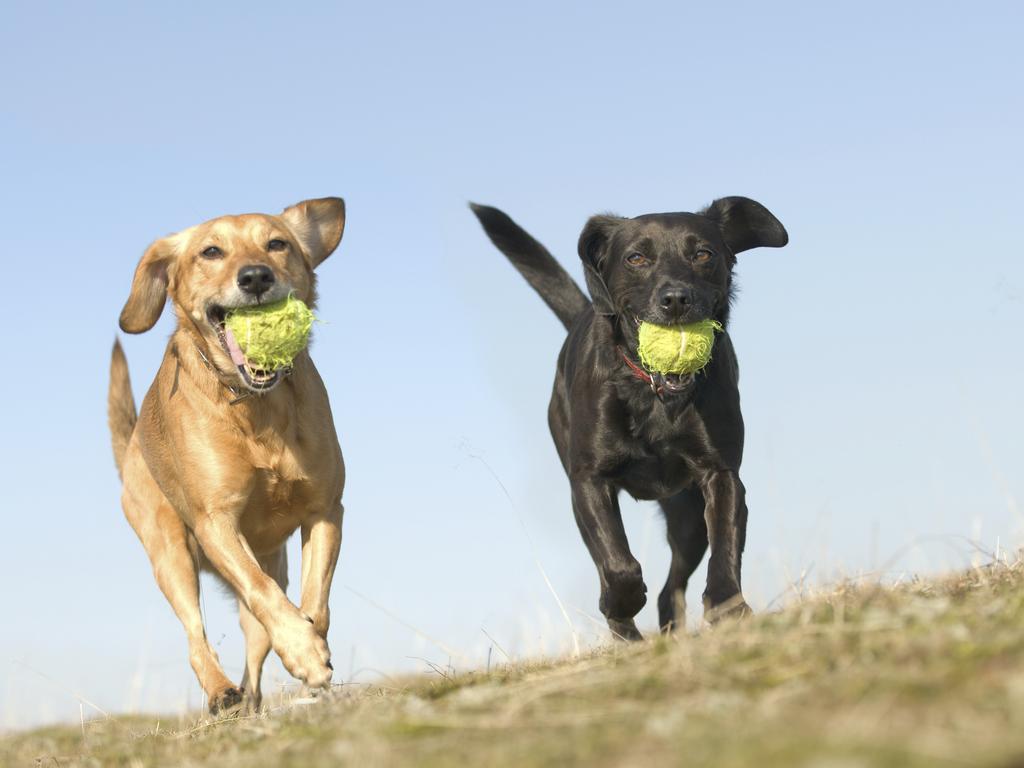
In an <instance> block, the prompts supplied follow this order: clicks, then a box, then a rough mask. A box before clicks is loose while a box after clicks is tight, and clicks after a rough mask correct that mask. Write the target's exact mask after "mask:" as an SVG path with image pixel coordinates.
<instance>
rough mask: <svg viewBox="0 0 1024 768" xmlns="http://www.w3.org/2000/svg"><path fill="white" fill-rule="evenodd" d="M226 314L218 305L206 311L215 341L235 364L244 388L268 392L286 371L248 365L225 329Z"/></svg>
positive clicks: (211, 306)
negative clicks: (215, 335) (214, 334)
mask: <svg viewBox="0 0 1024 768" xmlns="http://www.w3.org/2000/svg"><path fill="white" fill-rule="evenodd" d="M227 313H228V309H227V308H225V307H222V306H220V305H218V304H212V305H210V307H209V308H208V309H207V310H206V320H207V322H208V323H209V324H210V326H211V327H212V328H213V330H214V332H215V333H216V334H217V340H218V341H219V342H220V345H221V348H223V350H224V352H225V353H226V354H227V356H228V357H230V358H231V362H232V363H234V364H235V367H236V368H237V369H238V375H239V376H241V377H242V381H243V382H244V384H245V386H246V387H248V388H249V389H250V390H252V391H253V392H268V391H270V390H271V389H273V388H274V387H276V386H277V385H278V384H279V383H280V382H281V380H282V379H283V378H284V377H285V376H286V375H287V373H288V369H284V368H281V369H278V370H274V371H268V370H266V369H264V368H258V367H256V366H255V365H253V364H252V363H250V362H249V360H248V359H247V358H246V356H245V353H244V352H242V348H241V347H239V346H238V341H237V340H236V339H235V335H234V334H233V333H232V332H231V329H230V328H228V327H227V324H226V322H225V321H226V320H227Z"/></svg>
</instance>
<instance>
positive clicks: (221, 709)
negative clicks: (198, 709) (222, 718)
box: [210, 686, 245, 715]
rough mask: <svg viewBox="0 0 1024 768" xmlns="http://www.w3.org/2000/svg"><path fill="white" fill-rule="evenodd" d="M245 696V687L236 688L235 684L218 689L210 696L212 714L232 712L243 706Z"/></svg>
mask: <svg viewBox="0 0 1024 768" xmlns="http://www.w3.org/2000/svg"><path fill="white" fill-rule="evenodd" d="M244 696H245V691H244V689H241V688H235V687H234V686H232V687H230V688H225V689H224V690H222V691H218V692H217V693H215V694H214V695H212V696H211V697H210V714H211V715H228V714H231V713H232V712H234V711H236V710H238V709H239V708H240V707H241V706H242V701H243V698H244Z"/></svg>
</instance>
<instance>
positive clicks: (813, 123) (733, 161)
mask: <svg viewBox="0 0 1024 768" xmlns="http://www.w3.org/2000/svg"><path fill="white" fill-rule="evenodd" d="M1022 21H1024V11H1021V10H1020V6H1019V5H1017V4H1013V3H976V4H972V5H971V6H970V7H968V6H966V5H963V4H954V3H904V4H891V3H872V2H867V3H863V2H862V3H856V4H848V5H845V6H837V5H836V4H824V5H818V6H813V7H812V6H808V5H807V4H804V3H774V4H771V6H770V7H769V6H768V5H767V4H761V3H730V4H727V5H726V4H710V3H664V4H658V3H635V4H631V5H628V6H627V5H623V4H621V3H615V4H611V3H607V4H606V3H550V2H545V3H540V2H517V3H506V4H502V5H501V6H497V5H494V4H485V3H449V2H438V3H431V4H418V3H417V4H413V3H409V4H389V3H373V4H366V3H359V4H347V3H336V4H328V3H315V2H311V3H304V4H301V5H298V6H296V5H292V6H287V7H285V6H280V7H277V6H271V5H269V4H259V3H217V4H208V3H177V4H174V5H173V6H165V7H161V6H158V5H157V4H129V3H124V4H115V3H98V4H91V5H89V6H86V5H85V4H72V3H63V4H62V3H46V2H32V3H29V2H9V3H5V4H4V5H3V7H2V9H0V37H2V42H3V45H0V65H2V67H3V71H4V72H5V76H4V78H3V82H2V84H0V89H2V97H3V98H2V99H0V223H2V227H3V228H2V232H3V238H4V239H3V253H4V257H3V266H4V272H5V276H6V280H7V285H8V287H9V290H8V293H7V297H6V300H5V316H6V330H5V332H4V344H5V346H6V348H7V350H6V357H7V368H6V372H5V375H4V376H3V377H0V402H3V403H4V404H5V409H4V411H5V429H4V434H5V435H7V439H6V440H3V441H0V482H2V484H3V488H4V491H5V493H4V496H5V500H4V503H3V520H4V523H5V535H6V540H7V542H8V550H7V553H6V556H5V557H3V558H2V559H0V585H2V587H0V590H2V595H3V603H4V610H5V619H4V621H3V622H2V623H3V625H4V632H3V633H0V665H2V666H0V726H4V727H16V726H21V725H26V724H30V723H37V722H45V721H49V720H58V719H67V718H77V717H78V713H79V701H78V698H76V696H77V697H84V698H86V699H88V700H89V701H90V702H92V703H94V704H95V705H97V706H98V707H100V708H103V709H105V710H108V711H126V710H143V711H152V712H177V711H180V710H181V709H182V708H183V707H184V706H187V705H191V706H193V707H195V706H198V705H199V704H200V703H201V695H200V692H199V689H198V686H197V684H196V683H195V680H194V678H193V676H192V673H191V671H190V669H189V668H188V661H187V654H186V645H185V641H184V634H183V632H182V631H181V629H180V627H179V625H178V624H177V621H176V620H175V618H174V616H173V614H172V613H171V611H170V608H169V607H168V606H167V605H166V603H165V602H164V600H163V597H162V596H161V595H160V594H159V591H158V590H157V588H156V586H155V583H154V581H153V579H152V576H151V574H150V571H149V566H148V562H147V560H146V557H145V554H144V552H143V550H142V548H141V546H140V545H139V544H138V542H137V540H136V539H135V536H134V534H133V533H132V531H131V529H130V528H129V526H128V525H127V523H126V522H125V521H124V519H123V517H122V514H121V512H120V509H119V504H118V497H119V488H118V481H117V476H116V473H115V471H114V467H113V463H112V460H111V457H110V449H109V439H108V435H107V430H106V424H105V396H106V387H107V379H106V375H107V374H106V371H107V364H108V354H109V347H110V344H111V342H112V340H113V338H114V336H115V332H116V321H117V316H118V313H119V311H120V308H121V306H122V304H123V302H124V299H125V298H126V295H127V289H128V285H129V281H130V277H131V273H132V270H133V269H134V266H135V263H136V261H137V259H138V257H139V256H140V255H141V254H142V252H143V250H144V249H145V247H146V245H147V244H148V243H149V242H151V241H152V240H153V239H155V238H157V237H159V236H162V235H164V234H167V233H169V232H172V231H176V230H178V229H181V228H184V227H187V226H190V225H192V224H194V223H197V222H199V221H202V220H204V219H207V218H210V217H213V216H217V215H220V214H224V213H240V212H246V211H269V212H273V211H278V210H280V209H281V208H283V207H285V206H287V205H289V204H291V203H294V202H296V201H298V200H302V199H304V198H309V197H318V196H324V195H341V196H343V197H345V199H346V201H347V204H348V225H347V230H346V233H345V239H344V241H343V242H342V245H341V247H340V249H339V250H338V252H337V253H336V254H335V255H334V256H333V257H332V258H331V259H330V260H329V261H328V262H326V263H325V264H324V265H323V266H322V267H321V271H320V274H321V282H320V286H321V297H322V298H321V303H320V314H321V316H322V318H323V319H324V320H325V321H327V322H326V324H325V325H322V326H318V328H317V331H316V341H315V346H314V350H313V354H314V359H315V360H316V362H317V364H318V366H319V367H320V369H321V372H322V373H323V375H324V378H325V380H326V382H327V384H328V388H329V391H330V395H331V399H332V402H333V405H334V413H335V420H336V422H337V425H338V429H339V432H340V436H341V443H342V447H343V450H344V451H345V456H346V462H347V465H348V477H349V479H348V487H347V489H346V494H345V501H346V508H347V516H346V520H345V541H344V544H343V549H342V557H341V564H340V566H339V571H338V576H337V578H336V581H335V591H334V594H333V596H332V609H333V621H334V625H333V627H332V634H331V638H330V639H331V645H332V649H333V652H334V656H335V660H336V664H335V667H336V668H337V669H338V674H339V677H340V678H341V679H343V680H346V681H347V680H351V679H354V680H355V681H356V682H359V681H364V682H365V681H367V680H372V679H374V677H375V676H379V675H381V674H388V673H395V672H402V671H410V670H424V669H426V668H427V667H426V666H425V662H424V661H423V660H424V659H425V660H428V661H431V662H435V663H440V664H446V663H448V662H449V652H448V650H444V649H443V648H442V647H440V645H439V644H441V645H443V646H444V648H447V649H452V650H454V651H455V652H456V654H457V655H456V656H454V657H452V658H451V664H452V665H453V666H454V667H455V668H456V669H462V668H466V667H467V666H471V665H473V664H480V663H484V660H485V659H486V658H487V655H488V651H489V649H490V648H491V646H492V641H491V640H490V639H489V638H488V635H489V636H490V637H493V638H494V640H495V641H497V643H498V644H500V646H501V648H502V649H504V650H505V651H506V652H508V653H510V654H513V655H517V656H522V655H530V654H536V653H541V652H547V653H557V652H564V651H566V650H567V649H569V648H570V647H571V631H570V628H569V623H567V622H566V620H565V619H564V618H563V617H562V614H561V613H560V611H559V608H558V605H557V604H556V603H555V601H554V599H553V598H552V596H551V593H550V591H549V590H548V587H547V586H546V585H545V581H544V578H543V577H542V576H541V574H540V572H539V569H538V565H537V563H538V562H539V563H540V564H541V566H542V567H543V569H544V571H545V572H546V574H547V576H548V577H549V579H550V581H551V585H552V587H553V588H554V590H555V591H556V592H557V593H558V595H559V597H560V598H561V600H562V602H563V603H564V604H565V606H566V609H567V612H568V614H569V619H570V621H571V624H572V628H573V629H572V631H574V632H575V633H576V634H577V635H578V637H579V639H580V641H581V642H595V641H596V640H597V639H600V638H601V636H602V633H601V631H600V627H599V624H598V623H597V622H596V621H595V619H594V617H596V616H598V611H597V587H598V584H597V578H596V573H595V571H594V568H593V566H592V564H591V563H590V561H589V558H588V556H587V553H586V550H585V548H584V547H583V545H582V543H581V542H580V540H579V535H578V533H577V531H576V529H575V523H574V522H573V519H572V514H571V511H570V508H569V499H568V487H567V484H566V481H565V479H564V477H563V475H562V472H561V468H560V466H559V464H558V461H557V458H556V456H555V452H554V449H553V447H552V446H551V443H550V439H549V437H548V434H547V427H546V418H545V409H546V404H547V398H548V395H549V392H550V383H551V377H552V374H553V368H554V360H555V356H556V354H557V351H558V348H559V346H560V344H561V342H562V339H563V334H562V330H561V327H560V325H559V323H558V321H557V320H555V318H554V317H553V316H552V315H550V313H549V312H548V311H547V309H546V308H545V307H544V306H543V304H542V303H541V302H540V300H539V299H538V298H537V297H536V296H535V295H534V294H533V293H532V291H531V290H530V289H529V288H528V286H527V285H526V284H525V282H524V281H523V280H522V279H521V278H520V277H519V276H518V275H517V274H516V273H515V272H514V271H513V270H512V269H511V268H510V267H509V265H508V264H507V263H506V262H505V261H504V259H503V257H502V256H501V255H500V254H499V253H498V252H497V251H495V250H494V249H493V248H492V247H491V245H490V244H489V243H488V242H487V240H486V239H485V238H484V236H483V234H482V233H481V232H480V231H479V228H478V226H477V224H476V222H475V220H474V219H473V217H472V216H471V215H470V213H469V211H468V209H467V207H466V203H467V201H469V200H476V201H479V202H485V203H489V204H493V205H498V206H500V207H502V208H504V209H505V210H506V211H507V212H509V213H510V214H511V215H512V216H513V217H514V218H516V219H517V220H518V221H519V222H520V223H522V224H523V226H524V227H526V228H527V229H528V230H529V231H530V232H532V233H533V234H534V235H535V236H536V237H537V238H538V239H540V240H541V241H542V242H544V243H545V244H546V245H548V247H549V248H550V249H551V250H552V251H553V252H554V253H555V254H556V255H557V256H559V258H561V259H562V261H563V263H565V264H566V265H567V267H568V268H569V269H570V271H571V272H572V273H573V274H574V275H576V276H577V277H579V275H580V270H579V268H578V263H577V258H576V256H575V242H576V238H577V236H578V234H579V231H580V229H581V227H582V225H583V223H584V221H585V220H586V218H587V216H589V215H590V214H592V213H596V212H601V211H609V210H611V211H614V212H617V213H620V214H623V215H638V214H641V213H647V212H654V211H674V210H693V209H695V208H697V207H699V206H701V205H703V204H706V203H707V202H709V201H710V200H712V199H713V198H714V197H718V196H723V195H732V194H739V195H746V196H749V197H753V198H755V199H758V200H760V201H761V202H763V203H764V204H765V205H767V206H768V207H769V208H770V209H771V210H772V211H773V212H774V213H775V214H776V215H777V216H778V217H779V218H780V219H781V220H782V222H783V223H784V224H785V225H786V227H787V228H788V230H789V233H790V238H791V240H790V245H789V246H788V247H787V248H785V249H782V250H765V251H751V252H749V253H744V254H742V256H741V257H740V261H739V265H738V281H739V284H740V286H741V289H742V290H741V292H740V295H739V299H738V303H737V305H736V309H735V311H734V313H733V320H732V326H731V332H732V334H733V338H734V340H735V344H736V347H737V350H738V352H739V356H740V363H741V367H742V370H743V378H742V382H741V392H742V397H743V403H744V412H745V417H746V421H747V434H748V442H747V450H746V458H745V463H744V471H743V477H744V481H745V483H746V486H747V488H748V494H749V496H748V501H749V505H750V529H749V535H748V544H747V553H746V560H745V573H744V584H745V592H746V593H747V596H748V599H749V600H750V601H751V602H752V604H753V605H754V607H755V608H758V609H764V608H766V607H769V606H771V605H777V604H778V601H779V600H785V599H787V597H786V596H787V595H788V594H791V592H790V591H788V590H789V586H790V585H791V584H792V583H793V582H795V581H797V580H799V579H801V577H802V576H805V577H806V581H807V582H808V583H809V584H816V583H822V582H828V581H830V580H833V579H835V578H838V577H840V576H842V575H857V574H859V573H868V572H870V573H874V572H883V573H885V574H886V575H887V576H888V577H890V578H897V577H899V576H900V575H901V574H907V573H913V572H927V571H935V570H940V569H944V568H950V567H956V566H962V565H965V564H967V563H969V562H970V559H971V556H972V553H974V552H975V548H974V546H975V544H976V545H977V546H978V547H980V548H982V549H984V550H986V551H989V552H991V551H993V550H995V548H996V546H997V545H998V546H999V547H1002V548H1004V549H1005V548H1011V547H1014V546H1017V545H1019V544H1020V543H1022V537H1024V517H1022V515H1024V508H1022V505H1024V487H1022V486H1024V483H1022V480H1021V476H1020V470H1019V468H1020V467H1021V465H1022V460H1024V451H1022V448H1021V442H1020V438H1019V435H1020V434H1021V432H1022V430H1024V408H1022V406H1021V401H1020V396H1019V393H1020V392H1021V391H1022V390H1024V363H1022V358H1021V353H1020V350H1021V343H1020V339H1019V335H1020V333H1021V329H1022V328H1024V266H1022V262H1024V260H1022V255H1024V254H1022V253H1021V241H1020V234H1019V229H1020V220H1021V219H1020V217H1021V211H1022V210H1024V193H1022V191H1021V186H1020V178H1021V175H1022V171H1024V162H1022V161H1024V151H1022V149H1021V143H1020V137H1021V136H1022V135H1024V108H1022V102H1021V97H1020V90H1021V89H1020V74H1021V72H1022V71H1024V54H1022V53H1021V48H1020V45H1019V39H1020V32H1021V29H1022ZM168 314H169V313H168ZM170 322H171V321H170V318H169V317H165V318H164V319H163V320H162V321H161V322H160V324H159V325H158V326H157V328H156V329H154V330H153V331H151V332H150V333H148V334H146V335H144V336H140V337H132V338H128V339H126V340H125V341H124V343H125V346H126V350H127V353H128V357H129V362H130V365H131V370H132V376H133V380H134V385H135V389H136V393H137V396H138V397H139V398H141V395H142V394H143V392H144V391H145V388H146V387H147V386H148V384H149V382H150V380H151V379H152V376H153V374H154V372H155V369H156V366H157V363H158V361H159V358H160V355H161V354H162V352H163V346H164V341H165V339H166V337H167V335H168V334H169V333H170V331H171V328H172V326H171V324H170ZM381 346H387V347H389V348H390V349H392V350H394V352H393V354H389V355H388V356H386V357H385V356H383V355H380V356H378V355H377V354H376V353H375V352H374V350H375V349H379V348H380V347H381ZM506 489H507V496H506V493H505V490H506ZM623 512H624V515H625V518H626V523H627V527H628V529H629V531H630V535H631V542H632V545H633V549H634V552H635V553H636V554H637V556H638V557H639V558H640V559H641V562H642V563H643V565H644V570H645V577H646V581H647V584H648V588H649V591H650V593H651V594H656V592H657V590H658V589H660V586H661V584H662V582H663V579H664V576H665V573H666V569H667V561H668V553H667V546H666V545H665V544H664V542H663V530H662V524H661V521H660V519H659V517H658V514H657V511H656V508H655V507H654V505H652V504H635V503H633V502H632V501H629V502H625V501H624V503H623ZM972 542H973V543H972ZM292 551H293V554H296V553H295V550H294V548H293V550H292ZM297 560H298V558H297V557H293V569H294V566H295V565H296V564H297ZM703 576H704V569H703V568H702V569H701V570H699V571H698V574H697V576H696V577H695V579H694V583H693V584H692V585H691V593H690V602H691V610H692V608H693V607H695V606H698V605H699V593H700V590H701V588H702V583H701V582H702V581H703ZM297 581H298V579H297V575H296V576H295V577H294V578H293V584H297ZM207 586H208V587H210V586H212V585H210V584H207ZM204 601H205V603H204V604H205V610H206V615H207V619H208V624H209V634H210V637H211V639H212V641H213V642H214V644H215V645H216V646H217V648H218V649H219V651H220V654H221V658H222V661H223V662H224V663H225V666H226V669H227V670H228V672H229V674H233V675H235V676H238V675H239V673H240V669H241V661H242V645H241V635H240V632H239V630H238V628H237V620H236V617H235V615H234V608H233V605H232V603H231V602H230V601H228V600H227V599H225V598H224V597H223V596H222V595H221V593H220V591H219V590H218V589H217V588H216V587H213V588H210V589H207V590H206V592H205V598H204ZM651 602H652V603H653V602H654V601H653V600H652V601H651ZM640 623H641V625H642V626H643V627H644V628H646V629H652V628H653V627H654V626H655V623H656V618H655V612H654V610H653V605H649V606H648V607H647V608H646V609H645V610H644V612H643V613H642V614H641V618H640ZM410 627H414V628H415V629H416V630H417V631H413V630H412V629H410ZM485 633H486V634H485ZM425 636H426V637H429V638H431V639H425ZM493 654H494V655H495V658H500V652H499V651H497V650H494V651H493ZM285 679H286V676H285V675H284V673H283V670H281V668H280V667H279V666H272V667H271V669H270V670H269V671H268V678H267V680H268V684H269V685H271V686H272V685H273V683H274V681H284V680H285ZM90 711H92V712H94V713H95V710H92V709H91V708H90V707H88V706H87V707H86V713H87V714H88V713H89V712H90Z"/></svg>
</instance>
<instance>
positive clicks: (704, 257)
mask: <svg viewBox="0 0 1024 768" xmlns="http://www.w3.org/2000/svg"><path fill="white" fill-rule="evenodd" d="M714 255H715V254H714V253H712V252H711V251H709V250H708V249H707V248H700V249H698V251H697V252H696V253H695V254H693V263H694V264H707V263H708V262H709V261H711V259H712V257H714Z"/></svg>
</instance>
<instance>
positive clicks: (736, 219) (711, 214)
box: [701, 197, 789, 253]
mask: <svg viewBox="0 0 1024 768" xmlns="http://www.w3.org/2000/svg"><path fill="white" fill-rule="evenodd" d="M701 213H702V215H704V216H707V217H708V218H709V219H711V220H712V221H714V222H715V223H716V224H718V226H719V228H720V229H721V230H722V235H723V236H724V238H725V244H726V245H728V246H729V249H730V250H731V251H732V252H733V253H739V252H740V251H746V250H749V249H751V248H760V247H762V246H766V247H768V248H781V247H782V246H784V245H785V244H786V243H788V242H789V235H788V234H787V233H786V228H785V227H783V226H782V223H781V222H780V221H779V220H778V219H776V218H775V216H773V215H772V212H771V211H769V210H768V209H767V208H765V207H764V206H763V205H761V204H760V203H759V202H757V201H756V200H751V199H750V198H749V197H722V198H719V199H718V200H715V202H713V203H712V204H711V205H709V206H708V207H707V208H706V209H705V210H704V211H702V212H701Z"/></svg>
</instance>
